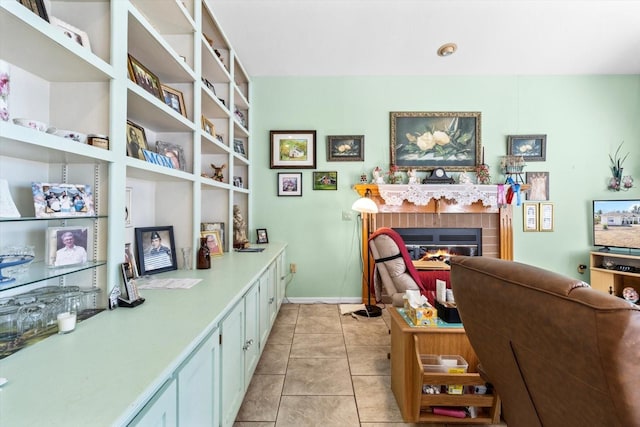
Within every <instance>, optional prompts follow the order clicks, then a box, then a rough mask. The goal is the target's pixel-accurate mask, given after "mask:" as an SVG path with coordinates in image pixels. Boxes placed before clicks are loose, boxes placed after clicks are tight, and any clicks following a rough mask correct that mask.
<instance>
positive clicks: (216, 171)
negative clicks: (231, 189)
mask: <svg viewBox="0 0 640 427" xmlns="http://www.w3.org/2000/svg"><path fill="white" fill-rule="evenodd" d="M211 167H212V168H213V176H212V177H211V178H213V179H215V180H216V181H219V182H223V181H224V175H223V174H222V171H223V169H224V168H226V167H227V165H226V163H225V164H224V165H222V166H216V165H214V164H213V163H211Z"/></svg>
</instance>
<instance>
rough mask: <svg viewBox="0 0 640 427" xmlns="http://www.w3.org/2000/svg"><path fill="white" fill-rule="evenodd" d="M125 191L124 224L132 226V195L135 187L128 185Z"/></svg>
mask: <svg viewBox="0 0 640 427" xmlns="http://www.w3.org/2000/svg"><path fill="white" fill-rule="evenodd" d="M124 191H125V193H124V226H125V227H131V225H132V224H133V223H132V221H131V202H132V199H131V196H132V193H133V188H131V187H127V188H125V190H124Z"/></svg>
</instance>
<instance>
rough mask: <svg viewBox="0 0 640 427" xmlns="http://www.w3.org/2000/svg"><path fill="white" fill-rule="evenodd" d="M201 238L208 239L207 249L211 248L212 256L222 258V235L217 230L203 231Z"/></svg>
mask: <svg viewBox="0 0 640 427" xmlns="http://www.w3.org/2000/svg"><path fill="white" fill-rule="evenodd" d="M200 237H202V238H205V239H207V240H206V242H207V248H209V255H210V256H221V255H223V254H224V250H223V246H222V239H221V238H220V233H219V232H218V231H217V230H214V231H201V232H200Z"/></svg>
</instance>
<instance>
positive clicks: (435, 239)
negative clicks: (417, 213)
mask: <svg viewBox="0 0 640 427" xmlns="http://www.w3.org/2000/svg"><path fill="white" fill-rule="evenodd" d="M394 230H395V231H396V232H398V234H400V236H401V237H402V240H404V243H405V246H406V247H407V251H408V252H409V255H410V256H411V259H413V260H418V259H423V258H424V259H434V260H440V261H446V260H448V259H449V257H450V256H451V255H467V256H480V255H482V229H481V228H394Z"/></svg>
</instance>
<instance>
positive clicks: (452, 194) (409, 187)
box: [378, 184, 508, 207]
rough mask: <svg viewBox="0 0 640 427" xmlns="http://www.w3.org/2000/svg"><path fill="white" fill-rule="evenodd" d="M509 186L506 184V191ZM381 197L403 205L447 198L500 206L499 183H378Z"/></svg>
mask: <svg viewBox="0 0 640 427" xmlns="http://www.w3.org/2000/svg"><path fill="white" fill-rule="evenodd" d="M507 188H508V186H505V191H506V190H507ZM378 191H379V193H380V197H381V198H382V199H383V200H384V203H385V204H386V205H391V206H401V205H402V203H403V202H404V201H405V200H406V201H407V202H410V203H413V204H414V205H416V206H426V205H428V204H429V202H431V200H439V199H446V200H447V201H449V202H455V203H456V204H458V205H460V206H469V205H472V204H474V203H476V202H482V205H483V206H485V207H497V206H498V186H497V185H474V184H378Z"/></svg>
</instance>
